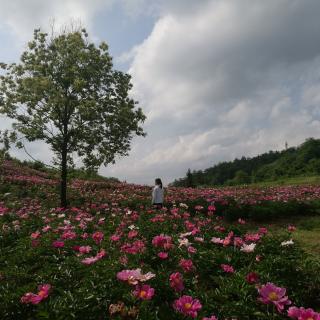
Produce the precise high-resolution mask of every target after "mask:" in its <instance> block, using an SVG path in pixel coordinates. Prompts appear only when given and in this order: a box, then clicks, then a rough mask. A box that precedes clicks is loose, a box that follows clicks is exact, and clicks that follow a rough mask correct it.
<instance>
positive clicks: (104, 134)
mask: <svg viewBox="0 0 320 320" xmlns="http://www.w3.org/2000/svg"><path fill="white" fill-rule="evenodd" d="M1 67H2V69H4V72H5V74H4V75H2V76H1V77H0V112H1V113H3V114H6V115H7V116H8V117H10V118H12V119H14V120H15V122H14V124H13V128H14V129H15V130H16V131H17V132H19V133H20V134H22V136H23V137H25V138H26V139H27V140H28V141H35V140H43V141H45V142H46V143H47V144H48V145H49V146H50V149H51V150H52V151H53V153H54V155H55V158H54V163H55V164H57V165H58V166H59V168H60V170H61V181H62V184H61V205H62V206H65V205H66V178H67V171H68V166H71V165H73V156H76V157H78V159H81V160H82V163H83V165H84V166H85V167H86V168H90V169H94V170H97V169H98V168H99V167H100V166H101V165H102V164H104V165H107V164H109V163H114V162H115V159H116V157H117V156H125V155H127V154H128V151H129V150H130V143H131V140H132V138H133V136H134V135H138V136H144V135H145V133H144V132H143V128H142V127H141V124H142V123H143V121H144V120H145V116H144V114H143V112H142V110H141V108H138V107H136V104H137V102H136V101H134V100H133V99H132V98H131V97H130V95H129V92H130V89H131V88H132V84H131V77H130V75H129V74H126V73H123V72H121V71H117V70H114V69H113V64H112V58H111V56H110V55H109V52H108V45H107V44H106V43H105V42H102V43H101V44H100V45H99V46H96V45H95V44H94V43H90V42H89V40H88V34H87V32H86V30H85V29H82V30H81V31H80V30H79V31H72V32H63V33H62V34H59V35H57V36H51V37H49V35H48V34H47V33H44V32H41V30H40V29H36V30H35V32H34V37H33V40H32V41H30V42H29V43H28V48H27V50H26V51H24V52H23V53H22V55H21V59H20V62H19V63H13V64H9V65H7V64H4V63H1Z"/></svg>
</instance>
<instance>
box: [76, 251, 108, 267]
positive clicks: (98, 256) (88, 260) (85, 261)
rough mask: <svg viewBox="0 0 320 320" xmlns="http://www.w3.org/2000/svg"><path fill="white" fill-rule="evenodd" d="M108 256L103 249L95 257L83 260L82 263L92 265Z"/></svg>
mask: <svg viewBox="0 0 320 320" xmlns="http://www.w3.org/2000/svg"><path fill="white" fill-rule="evenodd" d="M105 256H106V252H105V250H104V249H101V250H100V251H99V252H98V253H97V254H96V255H95V256H94V257H88V258H84V259H83V260H81V263H83V264H86V265H90V264H93V263H96V262H97V261H99V260H100V259H102V258H104V257H105Z"/></svg>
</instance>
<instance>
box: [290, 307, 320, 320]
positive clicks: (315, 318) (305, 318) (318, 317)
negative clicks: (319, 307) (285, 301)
mask: <svg viewBox="0 0 320 320" xmlns="http://www.w3.org/2000/svg"><path fill="white" fill-rule="evenodd" d="M288 317H290V318H292V319H298V320H320V313H318V312H315V311H314V310H313V309H310V308H309V309H305V308H297V307H290V308H289V309H288Z"/></svg>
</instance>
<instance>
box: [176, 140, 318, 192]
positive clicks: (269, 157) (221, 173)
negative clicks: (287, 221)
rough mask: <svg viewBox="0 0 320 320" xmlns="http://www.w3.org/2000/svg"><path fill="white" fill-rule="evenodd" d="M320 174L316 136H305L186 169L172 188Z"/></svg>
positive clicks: (224, 184)
mask: <svg viewBox="0 0 320 320" xmlns="http://www.w3.org/2000/svg"><path fill="white" fill-rule="evenodd" d="M315 175H320V139H314V138H308V139H307V140H306V141H305V142H304V143H302V144H301V145H299V146H297V147H290V148H287V149H285V150H282V151H269V152H266V153H263V154H261V155H258V156H255V157H252V158H247V157H242V158H241V159H235V160H233V161H229V162H221V163H219V164H217V165H215V166H213V167H210V168H207V169H205V170H194V171H191V170H190V169H189V170H188V172H187V173H186V176H185V177H183V178H181V179H177V180H175V181H174V182H173V183H172V184H171V185H172V186H176V187H197V186H214V185H218V186H219V185H220V186H222V185H223V186H231V185H241V184H251V183H259V182H265V181H276V180H279V179H283V178H291V177H300V176H315Z"/></svg>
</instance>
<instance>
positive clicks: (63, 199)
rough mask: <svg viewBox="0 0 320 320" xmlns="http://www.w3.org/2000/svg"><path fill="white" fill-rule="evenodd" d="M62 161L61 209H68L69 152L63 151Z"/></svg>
mask: <svg viewBox="0 0 320 320" xmlns="http://www.w3.org/2000/svg"><path fill="white" fill-rule="evenodd" d="M61 156H62V159H61V191H60V201H61V207H62V208H66V207H67V151H66V150H63V151H62V154H61Z"/></svg>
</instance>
